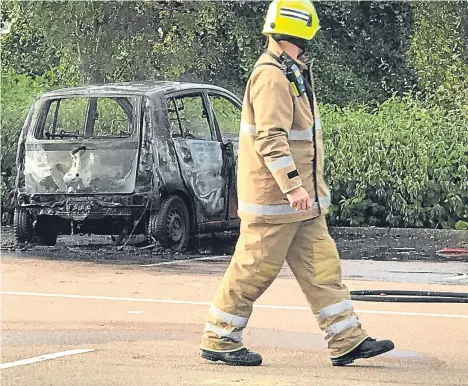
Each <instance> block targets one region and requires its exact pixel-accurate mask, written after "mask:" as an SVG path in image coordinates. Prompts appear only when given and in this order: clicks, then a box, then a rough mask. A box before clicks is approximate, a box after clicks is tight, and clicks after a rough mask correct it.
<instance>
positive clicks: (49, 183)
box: [14, 82, 241, 251]
mask: <svg viewBox="0 0 468 386" xmlns="http://www.w3.org/2000/svg"><path fill="white" fill-rule="evenodd" d="M240 107H241V102H240V100H239V99H238V98H237V97H236V96H235V95H234V94H232V93H230V92H229V91H227V90H225V89H223V88H220V87H216V86H211V85H203V84H191V83H173V82H151V83H149V82H148V83H122V84H107V85H98V86H87V87H77V88H68V89H62V90H56V91H53V92H49V93H45V94H43V95H41V96H39V97H38V98H36V100H35V101H34V103H33V105H32V106H31V108H30V110H29V113H28V116H27V118H26V121H25V124H24V126H23V129H22V132H21V135H20V139H19V143H18V152H17V168H18V175H17V180H16V190H15V205H16V206H15V215H14V228H15V235H16V240H17V241H18V242H20V243H23V242H31V241H35V242H39V243H41V244H45V245H53V244H55V242H56V239H57V235H58V234H71V233H80V234H91V233H93V234H107V235H118V237H117V241H116V243H117V244H118V243H120V242H121V241H122V240H123V239H124V238H125V237H126V236H127V235H128V234H129V233H133V234H138V233H139V234H147V235H148V236H149V237H151V238H153V239H156V240H158V241H159V242H160V243H161V244H162V245H163V246H164V247H166V248H172V249H173V250H176V251H183V250H184V249H186V247H187V244H188V241H189V238H190V236H191V235H195V234H197V233H208V232H217V231H222V230H229V229H233V228H237V227H238V226H239V219H238V217H237V197H236V189H235V171H236V164H237V160H236V154H237V131H238V128H239V124H240Z"/></svg>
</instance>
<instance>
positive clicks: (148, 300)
mask: <svg viewBox="0 0 468 386" xmlns="http://www.w3.org/2000/svg"><path fill="white" fill-rule="evenodd" d="M0 294H2V295H11V296H37V297H45V298H67V299H88V300H113V301H120V302H142V303H163V304H187V305H194V306H209V305H210V304H211V303H210V302H197V301H192V300H172V299H151V298H120V297H115V296H91V295H71V294H51V293H42V292H16V291H0ZM254 308H264V309H271V310H297V311H310V308H309V307H302V306H279V305H273V304H255V305H254ZM355 311H356V312H358V313H359V312H360V313H363V314H380V315H403V316H428V317H435V318H461V319H468V314H467V315H458V314H430V313H422V312H399V311H380V310H355Z"/></svg>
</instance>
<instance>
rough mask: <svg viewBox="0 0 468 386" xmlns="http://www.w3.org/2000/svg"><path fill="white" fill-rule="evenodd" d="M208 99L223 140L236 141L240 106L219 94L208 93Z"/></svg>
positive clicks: (237, 138)
mask: <svg viewBox="0 0 468 386" xmlns="http://www.w3.org/2000/svg"><path fill="white" fill-rule="evenodd" d="M210 101H211V105H212V106H213V110H214V113H215V117H216V122H217V123H218V127H219V131H220V132H221V138H222V140H223V142H227V141H229V140H231V141H238V140H239V127H240V121H241V110H240V108H239V107H237V106H236V105H235V104H234V103H232V102H231V101H230V100H229V99H227V98H225V97H223V96H220V95H210Z"/></svg>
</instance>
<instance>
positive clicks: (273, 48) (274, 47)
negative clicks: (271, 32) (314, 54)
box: [267, 36, 308, 71]
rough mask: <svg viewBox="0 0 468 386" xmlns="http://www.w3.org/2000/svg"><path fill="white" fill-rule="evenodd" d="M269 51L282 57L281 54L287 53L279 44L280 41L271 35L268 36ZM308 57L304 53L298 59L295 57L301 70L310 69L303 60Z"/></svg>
mask: <svg viewBox="0 0 468 386" xmlns="http://www.w3.org/2000/svg"><path fill="white" fill-rule="evenodd" d="M267 49H268V51H270V52H271V53H273V54H275V55H276V56H278V57H280V56H281V54H283V53H286V52H285V51H284V50H283V49H282V48H281V46H280V45H279V44H278V42H277V41H276V40H275V39H273V38H272V37H271V36H269V37H268V48H267ZM306 59H307V58H306V57H305V56H304V55H302V56H301V57H300V58H298V59H293V60H294V62H296V64H297V65H298V67H299V68H300V69H301V71H306V70H308V66H307V65H306V64H305V63H304V62H303V60H306Z"/></svg>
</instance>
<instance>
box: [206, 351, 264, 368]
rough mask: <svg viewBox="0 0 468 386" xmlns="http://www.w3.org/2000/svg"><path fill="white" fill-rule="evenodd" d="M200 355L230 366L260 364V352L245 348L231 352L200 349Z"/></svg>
mask: <svg viewBox="0 0 468 386" xmlns="http://www.w3.org/2000/svg"><path fill="white" fill-rule="evenodd" d="M200 356H201V357H202V358H204V359H208V360H209V361H213V362H217V361H221V362H224V363H227V364H228V365H231V366H260V365H261V364H262V357H261V356H260V354H257V353H256V352H253V351H250V350H247V349H246V348H242V349H240V350H237V351H231V352H216V351H208V350H203V349H201V352H200Z"/></svg>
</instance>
